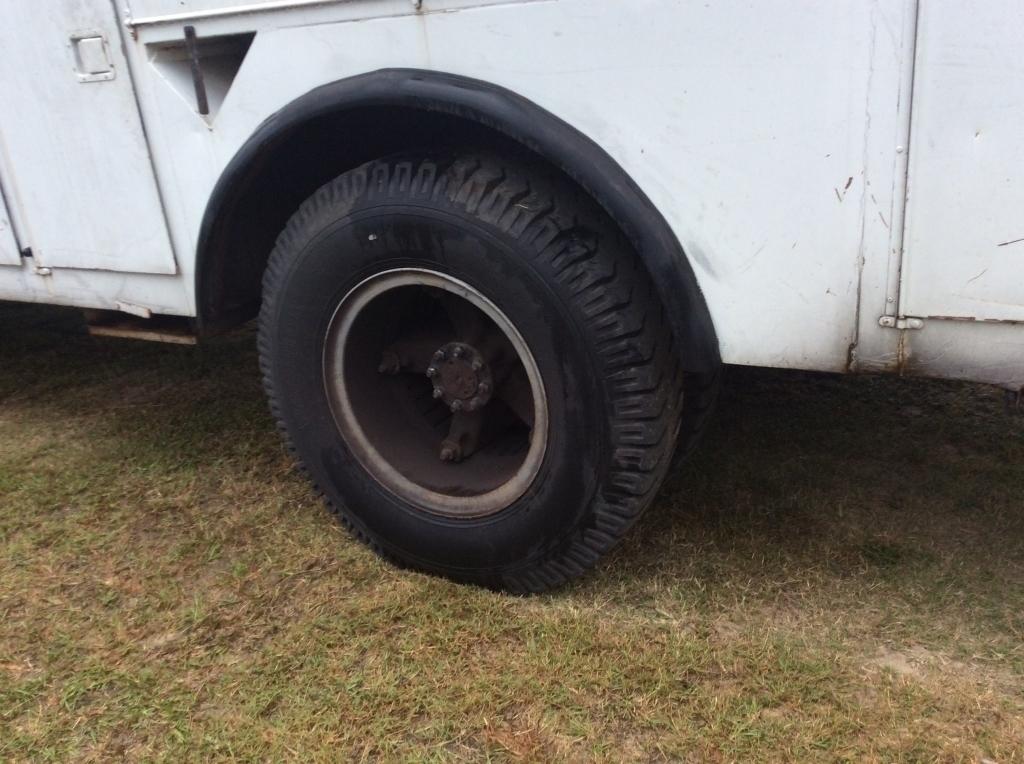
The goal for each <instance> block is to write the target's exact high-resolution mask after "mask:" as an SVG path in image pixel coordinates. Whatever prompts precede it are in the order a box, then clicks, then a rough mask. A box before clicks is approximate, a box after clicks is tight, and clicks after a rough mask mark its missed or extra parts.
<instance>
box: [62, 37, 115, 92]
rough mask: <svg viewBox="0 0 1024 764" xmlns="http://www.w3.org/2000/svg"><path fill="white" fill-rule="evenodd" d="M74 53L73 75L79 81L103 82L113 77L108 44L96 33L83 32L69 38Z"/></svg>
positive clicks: (112, 65)
mask: <svg viewBox="0 0 1024 764" xmlns="http://www.w3.org/2000/svg"><path fill="white" fill-rule="evenodd" d="M71 48H72V49H73V50H74V53H75V76H77V77H78V81H79V82H104V81H107V80H112V79H114V74H115V73H114V64H113V62H112V61H111V60H110V46H109V45H107V40H106V38H105V37H104V36H103V35H101V34H98V33H93V32H84V33H82V34H78V35H74V36H73V37H72V38H71Z"/></svg>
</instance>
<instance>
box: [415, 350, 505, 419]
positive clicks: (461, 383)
mask: <svg viewBox="0 0 1024 764" xmlns="http://www.w3.org/2000/svg"><path fill="white" fill-rule="evenodd" d="M427 376H428V377H430V379H431V381H432V382H433V383H434V397H435V398H441V399H442V400H443V401H444V402H445V404H446V405H447V406H448V407H449V408H451V409H452V410H453V411H459V410H461V409H465V410H466V411H475V410H477V409H479V408H481V407H483V406H484V405H486V404H487V402H488V401H489V400H490V399H491V393H492V392H493V390H494V383H493V381H492V374H491V368H490V366H489V365H488V364H487V362H486V361H485V360H484V357H483V356H482V355H481V354H480V351H478V350H477V349H476V348H474V347H473V346H472V345H467V344H465V343H464V342H449V343H448V344H447V345H444V346H442V347H441V348H440V349H439V350H438V351H437V352H436V353H434V358H433V362H432V363H431V365H430V368H428V369H427Z"/></svg>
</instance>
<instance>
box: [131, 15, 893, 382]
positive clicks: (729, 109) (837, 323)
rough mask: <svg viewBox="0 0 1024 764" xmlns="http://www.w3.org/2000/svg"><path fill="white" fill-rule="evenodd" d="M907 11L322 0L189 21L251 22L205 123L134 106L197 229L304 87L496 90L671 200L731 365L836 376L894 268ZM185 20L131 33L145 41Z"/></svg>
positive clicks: (155, 87)
mask: <svg viewBox="0 0 1024 764" xmlns="http://www.w3.org/2000/svg"><path fill="white" fill-rule="evenodd" d="M148 3H149V0H147V4H148ZM139 4H140V0H134V4H133V7H134V6H136V5H139ZM450 5H451V4H450V3H447V4H446V3H444V2H440V0H437V1H435V0H427V2H425V4H424V8H425V9H427V10H428V11H434V10H444V9H445V7H447V6H450ZM905 6H906V2H904V0H887V1H884V2H879V3H866V2H863V1H862V0H830V2H827V3H826V2H816V1H815V2H811V1H810V0H808V1H807V2H800V3H782V2H780V3H770V4H769V3H765V4H755V5H751V4H750V3H748V2H739V0H732V1H723V2H715V3H706V2H703V0H631V1H630V2H613V1H611V0H609V1H607V2H594V1H593V0H559V1H558V2H532V3H510V4H496V5H488V6H485V7H479V8H472V9H466V10H460V11H455V12H446V13H437V12H428V13H423V14H412V13H408V12H407V13H406V14H405V15H402V16H397V17H391V18H372V17H373V16H374V15H376V14H377V12H378V11H379V10H380V9H381V8H385V9H390V8H391V4H390V3H388V2H384V3H380V4H378V3H375V2H373V1H372V0H351V1H350V2H346V3H342V4H340V5H338V6H331V7H333V8H337V13H338V14H342V13H343V14H344V15H345V16H347V17H350V18H351V19H352V20H351V21H347V22H342V23H325V22H324V18H323V13H324V11H323V9H320V10H319V11H318V12H317V13H316V14H312V13H310V18H309V20H310V21H311V20H312V18H314V17H315V19H316V21H317V23H316V25H314V26H305V27H304V26H302V25H301V24H302V20H303V14H301V13H299V12H294V13H287V14H284V13H283V14H271V13H266V14H255V15H252V14H250V15H246V16H240V17H237V18H235V17H217V18H213V19H209V18H207V19H203V18H199V19H196V20H195V24H196V27H197V31H198V33H199V34H200V36H204V35H206V36H212V35H215V34H226V33H230V32H232V31H250V30H252V31H257V32H258V34H257V36H256V39H255V42H254V43H253V46H252V48H251V49H250V51H249V54H248V57H247V59H246V62H245V64H244V65H243V67H242V69H241V71H240V73H239V76H238V79H237V80H236V81H235V83H234V85H233V86H232V89H231V91H230V92H229V93H228V95H227V98H226V100H225V102H224V104H223V106H222V108H221V111H220V112H219V113H218V115H217V119H216V121H215V123H214V125H213V129H212V130H211V129H209V128H208V127H207V125H206V124H205V123H204V122H203V121H202V120H201V119H199V118H198V117H197V116H196V115H195V114H194V113H193V112H192V111H191V110H190V109H189V108H188V104H187V103H186V102H185V101H184V100H183V99H182V98H181V97H179V96H178V95H177V94H176V93H174V92H172V91H171V89H170V88H169V87H167V86H166V84H164V83H163V82H161V81H159V80H157V78H154V77H152V76H150V77H149V78H148V79H149V82H148V83H147V84H146V87H145V90H146V92H145V93H144V97H145V101H144V109H145V111H146V114H147V123H148V124H149V125H150V126H151V128H150V129H151V135H152V136H153V138H154V142H155V145H156V146H158V147H159V148H158V156H157V161H158V169H159V170H160V176H161V178H163V179H164V180H165V181H166V183H167V185H166V189H167V190H168V200H169V201H170V202H171V203H172V204H171V209H170V210H169V213H170V217H171V220H172V223H173V225H174V228H175V238H176V240H177V241H184V242H194V241H195V240H196V235H197V233H198V229H199V224H200V221H201V219H202V215H203V211H204V207H205V203H206V199H207V198H208V196H209V193H210V191H211V189H212V188H213V185H214V183H215V182H216V179H217V177H218V176H219V174H220V172H221V171H222V169H223V168H224V166H225V165H226V164H227V162H228V161H229V160H230V158H231V157H232V156H233V155H234V153H235V152H236V151H237V150H238V148H239V147H240V146H241V145H242V143H243V142H244V141H245V140H246V138H248V136H249V135H250V134H251V133H252V131H253V129H254V128H255V127H256V126H257V125H258V124H259V122H261V121H262V120H263V119H265V118H266V117H268V116H270V115H271V114H272V113H273V112H274V111H276V110H278V109H280V108H282V107H283V106H285V105H286V104H287V103H288V102H289V101H291V100H293V99H294V98H296V97H297V96H298V95H300V94H302V93H304V92H307V91H308V90H310V89H312V88H314V87H316V86H318V85H321V84H324V83H326V82H330V81H334V80H338V79H342V78H345V77H351V76H353V75H357V74H361V73H364V72H368V71H373V70H376V69H380V68H386V67H416V68H423V69H434V70H440V71H445V72H451V73H456V74H461V75H465V76H469V77H474V78H478V79H482V80H487V81H490V82H493V83H496V84H498V85H502V86H504V87H506V88H508V89H510V90H512V91H514V92H517V93H519V94H521V95H523V96H525V97H526V98H529V99H531V100H532V101H534V102H536V103H537V104H539V105H540V106H542V107H544V108H546V109H548V110H550V111H551V112H553V113H555V114H556V115H558V116H559V117H561V118H562V119H564V120H566V121H567V122H569V123H570V124H572V125H574V126H575V127H576V128H578V129H579V130H580V131H581V132H583V133H584V134H586V135H588V136H590V137H591V138H592V139H593V140H595V141H596V142H597V143H599V144H600V145H601V146H602V147H604V149H605V150H606V151H608V152H609V153H610V154H611V155H612V156H613V157H614V158H615V159H616V160H617V161H618V162H619V163H620V164H621V165H622V166H623V167H624V168H625V170H626V171H627V172H628V173H630V175H631V176H632V177H633V178H634V179H635V180H636V181H637V182H638V184H639V185H640V186H641V188H643V190H644V191H645V192H646V193H647V195H648V196H649V197H650V198H651V200H652V201H653V202H654V204H655V205H656V206H657V207H658V208H659V209H660V210H661V211H662V212H663V214H664V215H665V216H666V218H667V219H668V221H669V223H670V225H671V226H672V227H673V229H674V230H675V232H676V234H677V235H678V237H679V239H680V241H681V242H682V244H683V246H684V248H685V249H686V251H687V252H688V254H689V255H690V258H691V260H692V262H693V264H694V267H695V269H696V271H697V275H698V278H699V280H700V282H701V285H702V287H703V289H704V291H705V294H706V296H707V298H708V302H709V305H710V307H711V310H712V313H713V317H714V320H715V324H716V328H717V330H718V333H719V337H720V340H721V344H722V351H723V355H724V358H725V360H727V361H729V362H733V363H745V364H763V365H770V366H792V367H803V368H821V369H844V368H847V366H848V362H849V360H850V348H851V345H852V344H853V343H854V342H855V341H856V336H857V327H856V315H857V305H858V286H859V278H860V266H861V263H862V259H863V258H864V257H865V256H866V255H867V254H871V255H872V256H877V257H881V258H882V259H884V260H886V262H887V261H888V255H889V253H888V251H887V250H888V238H889V225H890V223H889V220H890V217H891V188H892V185H891V167H892V164H891V152H892V151H893V149H894V146H893V143H894V141H893V138H894V137H895V136H893V135H892V134H891V131H889V132H887V131H888V130H889V128H890V127H892V126H893V124H894V122H895V114H896V109H897V101H898V84H899V71H898V66H899V60H900V57H899V55H898V51H899V48H900V46H901V45H903V44H904V42H905V41H904V39H903V37H902V35H901V28H900V23H901V21H900V20H901V18H902V17H903V13H902V10H903V8H904V7H905ZM879 9H882V11H884V12H880V10H879ZM285 17H287V18H285ZM180 34H181V32H180V24H179V23H177V22H176V23H174V24H167V25H159V24H156V25H151V26H143V27H141V28H140V29H139V35H140V42H141V43H142V44H145V43H147V42H159V41H162V40H167V39H176V38H178V37H180ZM878 50H884V51H887V54H886V55H885V56H882V57H878V56H876V51H878ZM876 59H877V60H878V61H881V62H882V63H883V65H882V66H881V68H880V71H878V72H876V71H875V70H874V64H875V63H876ZM873 77H874V78H875V80H874V81H872V78H873ZM872 124H876V125H880V126H881V127H882V128H883V134H882V135H881V136H880V137H871V130H872V129H873V128H872ZM868 161H870V163H871V166H872V168H873V169H872V172H875V173H877V174H876V176H875V178H874V180H875V186H874V187H872V188H871V189H869V188H868V186H867V183H868V182H870V180H871V179H869V178H866V177H865V174H864V172H865V167H866V165H867V163H868ZM872 194H873V195H874V197H873V198H872ZM868 249H870V253H869V252H868ZM190 265H191V264H190ZM190 265H189V267H190ZM878 271H879V274H880V275H877V278H879V279H882V280H884V276H885V267H884V266H882V267H881V268H879V269H878ZM879 331H881V330H879Z"/></svg>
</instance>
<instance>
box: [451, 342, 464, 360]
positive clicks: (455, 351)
mask: <svg viewBox="0 0 1024 764" xmlns="http://www.w3.org/2000/svg"><path fill="white" fill-rule="evenodd" d="M452 358H454V359H455V360H458V359H460V358H462V345H456V346H455V347H454V348H452Z"/></svg>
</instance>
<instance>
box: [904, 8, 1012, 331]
mask: <svg viewBox="0 0 1024 764" xmlns="http://www.w3.org/2000/svg"><path fill="white" fill-rule="evenodd" d="M1022 49H1024V3H1021V2H1020V0H985V2H983V3H964V2H962V1H961V0H922V2H921V9H920V20H919V24H918V35H917V62H916V66H915V84H914V107H913V129H912V133H911V141H910V175H909V181H908V187H909V203H908V209H907V223H908V224H907V232H906V238H905V250H906V254H905V258H904V262H903V293H902V295H901V301H900V310H901V312H902V313H903V314H905V315H911V316H949V317H957V318H976V319H985V320H1013V321H1024V57H1022V55H1021V51H1022Z"/></svg>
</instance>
